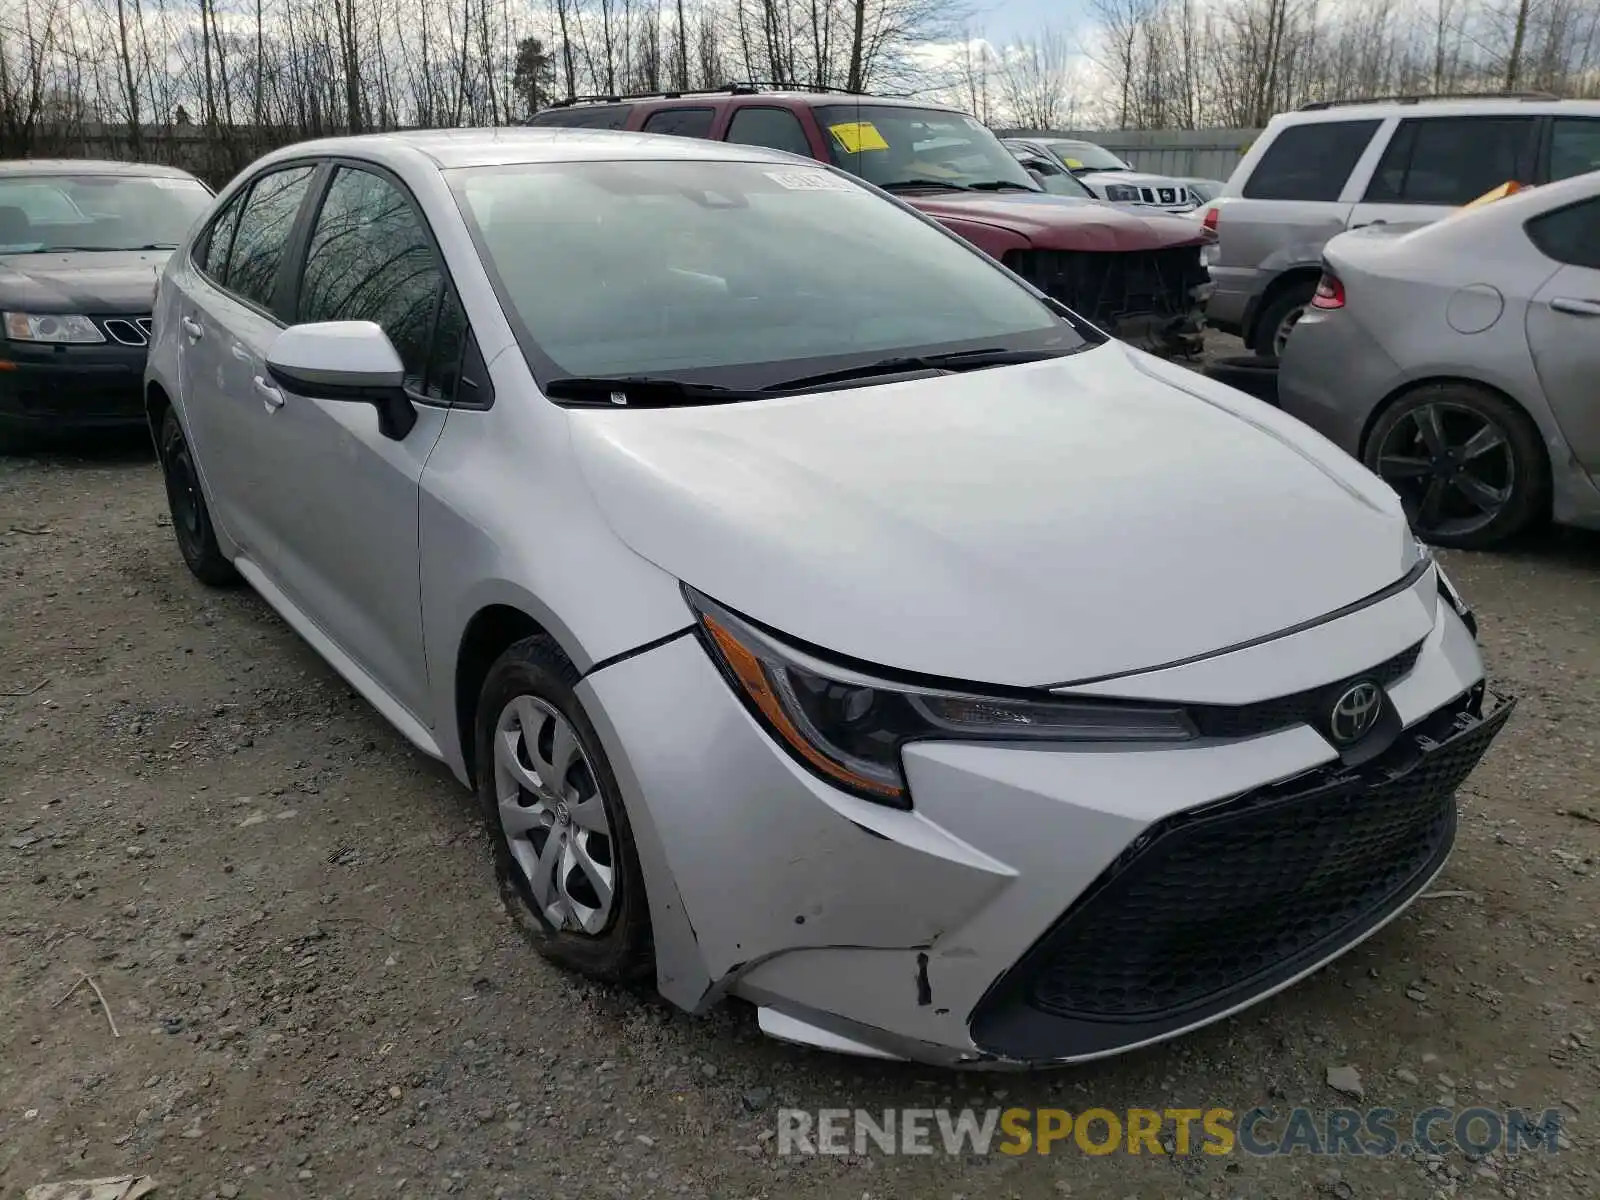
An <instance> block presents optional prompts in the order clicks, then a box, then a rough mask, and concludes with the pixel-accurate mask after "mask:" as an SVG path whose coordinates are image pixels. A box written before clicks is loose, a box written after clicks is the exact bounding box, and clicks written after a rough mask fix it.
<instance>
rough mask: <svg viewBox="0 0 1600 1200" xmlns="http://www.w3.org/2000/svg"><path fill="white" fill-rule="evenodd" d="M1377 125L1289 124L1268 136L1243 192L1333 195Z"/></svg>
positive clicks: (1283, 196) (1273, 196) (1263, 196)
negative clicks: (1264, 150) (1266, 144)
mask: <svg viewBox="0 0 1600 1200" xmlns="http://www.w3.org/2000/svg"><path fill="white" fill-rule="evenodd" d="M1379 124H1381V122H1378V121H1316V122H1312V123H1311V124H1307V125H1290V126H1289V127H1288V128H1286V129H1284V130H1282V131H1280V132H1279V134H1278V136H1277V137H1275V138H1273V139H1272V144H1271V145H1270V146H1268V147H1267V149H1266V152H1265V153H1264V154H1263V155H1262V156H1261V161H1260V162H1258V163H1257V164H1256V168H1255V170H1254V171H1252V172H1251V173H1250V178H1249V179H1248V180H1247V181H1246V182H1245V185H1244V195H1245V196H1246V198H1248V199H1251V200H1337V199H1338V198H1339V193H1340V192H1342V191H1344V185H1345V182H1346V181H1347V180H1348V179H1349V178H1350V172H1351V171H1353V170H1355V166H1356V163H1357V162H1358V161H1360V159H1361V154H1362V152H1363V151H1364V150H1366V148H1367V143H1368V142H1370V141H1372V135H1373V134H1374V133H1375V132H1377V129H1378V126H1379ZM1486 190H1487V189H1486Z"/></svg>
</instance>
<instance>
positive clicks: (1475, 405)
mask: <svg viewBox="0 0 1600 1200" xmlns="http://www.w3.org/2000/svg"><path fill="white" fill-rule="evenodd" d="M1323 261H1324V268H1325V270H1324V275H1323V278H1322V282H1321V285H1320V286H1319V287H1318V289H1317V294H1316V297H1315V298H1314V299H1313V300H1312V306H1311V308H1310V309H1309V310H1308V315H1307V316H1306V317H1305V318H1304V319H1303V320H1302V321H1301V322H1300V324H1298V325H1296V326H1295V333H1294V337H1293V338H1292V339H1290V341H1289V344H1288V348H1287V349H1286V350H1285V352H1284V356H1283V362H1282V365H1281V367H1280V369H1279V378H1278V395H1279V401H1280V403H1281V404H1282V406H1283V409H1284V411H1285V412H1289V413H1292V414H1293V415H1295V416H1297V417H1299V418H1300V419H1302V420H1304V421H1306V422H1307V423H1309V424H1310V425H1312V426H1313V427H1314V428H1316V429H1318V430H1320V431H1321V432H1322V433H1324V434H1326V435H1327V436H1328V437H1330V438H1332V439H1333V440H1334V441H1335V442H1337V443H1338V444H1339V445H1341V446H1343V447H1344V448H1345V449H1346V450H1348V451H1349V452H1350V453H1351V454H1354V455H1357V456H1358V457H1360V458H1361V459H1363V460H1364V461H1365V462H1366V464H1367V465H1368V466H1369V467H1371V468H1372V469H1373V470H1375V471H1376V472H1377V473H1378V474H1379V475H1380V476H1382V477H1383V478H1384V479H1385V480H1386V481H1388V483H1389V484H1391V485H1392V486H1393V487H1394V488H1395V490H1396V491H1398V492H1399V493H1400V496H1401V498H1402V499H1403V500H1404V501H1405V504H1406V511H1407V512H1408V513H1409V514H1410V516H1411V521H1412V524H1413V526H1414V527H1415V528H1416V530H1417V533H1418V534H1419V535H1420V536H1421V537H1422V538H1423V539H1424V540H1426V541H1428V542H1432V543H1436V544H1438V545H1442V546H1460V547H1466V548H1481V547H1484V546H1491V545H1494V544H1495V543H1497V542H1500V541H1503V540H1504V539H1506V538H1508V537H1511V536H1513V535H1514V534H1516V533H1518V532H1520V531H1522V530H1523V529H1526V528H1528V527H1529V526H1530V525H1532V524H1534V523H1536V522H1538V521H1542V520H1548V519H1551V518H1554V520H1555V521H1556V522H1557V523H1559V524H1564V525H1578V526H1587V527H1589V528H1591V529H1600V384H1597V381H1600V172H1591V173H1590V174H1587V175H1580V176H1578V177H1576V178H1573V179H1567V180H1563V181H1561V182H1559V183H1551V184H1546V185H1544V186H1542V187H1538V188H1531V189H1528V190H1526V191H1523V192H1520V193H1517V194H1516V195H1513V196H1509V197H1507V198H1505V199H1502V200H1497V201H1494V202H1493V203H1491V204H1487V205H1484V206H1483V207H1480V208H1475V209H1467V210H1464V211H1462V212H1460V213H1458V214H1457V215H1455V216H1451V217H1448V218H1446V219H1445V220H1443V221H1440V222H1438V223H1437V224H1434V225H1430V226H1427V227H1425V228H1423V229H1419V230H1416V231H1415V232H1411V233H1402V234H1391V233H1387V232H1385V231H1383V230H1382V229H1381V227H1376V228H1375V227H1368V228H1367V229H1362V230H1357V231H1354V232H1351V233H1346V234H1341V235H1340V236H1339V237H1337V238H1335V239H1334V240H1333V241H1331V242H1329V243H1328V246H1327V249H1326V250H1325V251H1324V255H1323Z"/></svg>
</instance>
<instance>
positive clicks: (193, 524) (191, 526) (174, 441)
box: [156, 408, 239, 587]
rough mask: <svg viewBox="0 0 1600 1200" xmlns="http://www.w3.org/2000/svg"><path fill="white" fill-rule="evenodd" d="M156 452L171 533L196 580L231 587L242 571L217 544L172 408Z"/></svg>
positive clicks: (215, 532) (197, 475)
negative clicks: (163, 479)
mask: <svg viewBox="0 0 1600 1200" xmlns="http://www.w3.org/2000/svg"><path fill="white" fill-rule="evenodd" d="M156 449H157V450H158V451H159V454H160V458H161V474H162V476H163V477H164V478H165V480H166V484H167V510H168V512H169V513H170V514H171V517H172V534H173V537H174V538H176V539H177V542H178V552H179V553H180V554H182V555H183V561H184V562H185V563H186V564H187V565H188V567H189V570H190V572H192V573H193V575H194V577H195V578H196V579H198V580H199V581H200V582H201V583H203V584H205V585H206V586H207V587H228V586H229V585H231V584H235V583H237V582H239V572H238V571H236V570H235V569H234V566H233V564H232V563H231V562H229V561H228V559H227V558H226V557H225V556H224V555H223V553H222V549H221V547H219V546H218V545H217V531H216V530H215V529H214V528H213V527H212V524H211V513H210V511H209V510H208V509H207V508H206V498H205V493H204V492H203V491H202V490H201V488H200V475H199V472H198V471H197V470H196V469H195V465H194V455H193V452H192V451H191V450H190V449H189V441H188V439H187V438H186V437H185V436H184V433H183V426H182V425H181V424H179V422H178V414H177V413H176V412H174V411H173V410H172V409H170V408H169V409H167V411H166V413H165V415H163V416H162V418H161V436H160V439H159V440H158V441H157V443H156Z"/></svg>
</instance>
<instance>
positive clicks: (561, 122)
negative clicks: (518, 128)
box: [528, 104, 630, 129]
mask: <svg viewBox="0 0 1600 1200" xmlns="http://www.w3.org/2000/svg"><path fill="white" fill-rule="evenodd" d="M629 111H630V106H629V105H626V104H585V105H582V106H574V107H571V108H547V109H545V110H544V111H543V112H539V113H535V114H534V115H533V116H532V117H531V118H530V119H529V121H528V124H529V125H555V126H558V127H560V128H563V129H621V128H622V127H623V126H624V125H626V124H627V123H628V113H629Z"/></svg>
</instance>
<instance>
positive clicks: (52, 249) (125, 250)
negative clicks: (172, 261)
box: [5, 242, 178, 254]
mask: <svg viewBox="0 0 1600 1200" xmlns="http://www.w3.org/2000/svg"><path fill="white" fill-rule="evenodd" d="M177 248H178V247H177V246H175V245H173V244H172V243H170V242H152V243H151V244H150V245H148V246H40V247H39V248H38V249H37V250H7V251H5V253H7V254H129V253H131V252H133V251H135V250H176V249H177Z"/></svg>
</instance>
